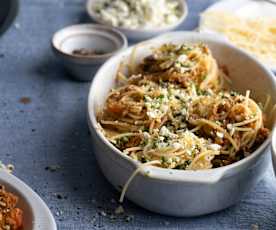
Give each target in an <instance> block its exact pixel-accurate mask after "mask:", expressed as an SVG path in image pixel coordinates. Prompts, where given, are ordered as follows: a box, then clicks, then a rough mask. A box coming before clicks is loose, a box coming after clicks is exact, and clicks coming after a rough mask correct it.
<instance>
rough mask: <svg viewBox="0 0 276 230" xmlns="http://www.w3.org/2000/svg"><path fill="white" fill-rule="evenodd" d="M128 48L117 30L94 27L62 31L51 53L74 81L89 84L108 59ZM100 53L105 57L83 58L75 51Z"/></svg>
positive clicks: (80, 25) (92, 56)
mask: <svg viewBox="0 0 276 230" xmlns="http://www.w3.org/2000/svg"><path fill="white" fill-rule="evenodd" d="M126 47H127V39H126V37H125V36H124V35H123V34H122V33H121V32H119V31H117V30H116V29H112V28H110V27H106V26H102V25H95V24H79V25H73V26H68V27H65V28H63V29H61V30H59V31H58V32H56V33H55V34H54V36H53V38H52V48H53V51H54V53H55V54H56V55H57V57H58V58H60V60H61V61H62V63H63V64H64V66H65V67H66V69H67V70H68V71H69V73H71V74H72V75H73V76H74V77H75V78H76V79H77V80H80V81H90V80H92V78H93V76H94V74H95V72H96V71H97V69H98V68H99V67H100V66H101V64H103V63H104V62H105V61H106V60H107V59H108V58H110V57H111V56H113V55H114V54H115V53H117V52H119V51H121V50H123V49H125V48H126ZM79 49H89V50H100V51H103V53H104V54H93V55H90V56H82V55H78V54H73V51H74V50H79Z"/></svg>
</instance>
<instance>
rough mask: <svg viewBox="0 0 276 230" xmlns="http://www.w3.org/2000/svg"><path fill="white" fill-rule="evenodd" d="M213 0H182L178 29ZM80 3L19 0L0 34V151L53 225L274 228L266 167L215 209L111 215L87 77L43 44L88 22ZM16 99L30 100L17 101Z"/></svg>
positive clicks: (275, 194)
mask: <svg viewBox="0 0 276 230" xmlns="http://www.w3.org/2000/svg"><path fill="white" fill-rule="evenodd" d="M213 2H214V1H211V0H190V1H188V3H189V8H190V13H189V17H188V19H187V21H186V22H185V23H184V25H183V26H182V28H181V29H185V30H190V29H194V28H195V27H196V26H197V22H198V15H199V12H201V11H202V10H204V9H205V8H206V7H207V6H208V5H210V4H211V3H213ZM84 5H85V1H84V0H22V1H21V9H20V14H19V17H18V18H17V20H16V24H15V25H14V26H13V27H12V28H11V29H10V30H9V31H8V32H7V33H6V34H5V35H4V36H3V37H1V38H0V95H1V97H0V106H1V109H0V127H1V128H0V137H1V138H0V147H1V151H0V156H1V159H2V160H3V162H4V163H13V164H14V165H15V166H16V170H15V175H16V176H18V177H19V178H21V179H22V180H24V181H25V182H26V183H27V184H29V185H30V186H31V187H32V188H33V189H34V190H35V191H37V193H38V194H39V195H40V196H41V197H42V198H43V199H44V200H45V202H46V203H47V204H48V206H49V207H50V208H51V210H52V211H53V214H54V216H55V218H56V221H57V224H58V227H59V229H60V230H63V229H64V230H65V229H68V230H73V229H74V230H79V229H167V228H168V229H198V230H201V229H210V230H211V229H212V230H215V229H258V228H257V227H259V229H264V230H270V229H271V230H273V229H276V183H275V178H274V177H273V174H272V170H271V169H269V170H268V172H267V174H266V177H265V178H264V180H262V181H261V182H260V183H259V184H258V186H257V187H256V188H255V189H254V190H253V191H252V192H251V193H249V194H247V195H246V196H245V197H244V198H243V199H242V201H241V202H240V203H239V204H237V205H236V206H235V207H232V208H229V209H227V210H225V211H222V212H219V213H216V214H212V215H208V216H204V217H199V218H188V219H186V218H171V217H165V216H160V215H157V214H154V213H150V212H148V211H145V210H143V209H141V208H139V207H137V206H136V205H134V204H132V203H131V202H125V204H124V207H125V210H126V214H125V215H122V216H119V217H116V218H115V219H113V216H112V215H111V214H110V212H113V211H114V209H115V208H116V207H117V204H115V203H114V200H115V199H117V198H118V195H119V194H118V193H117V192H116V191H115V190H114V189H113V188H112V186H111V185H109V184H108V182H107V181H106V180H105V178H104V177H103V175H102V174H101V172H100V170H99V168H98V166H97V164H96V161H95V158H94V155H93V153H92V152H91V149H92V143H91V141H90V137H89V134H88V127H87V123H86V99H87V94H88V89H89V83H79V82H75V81H72V80H71V79H70V78H69V77H68V75H67V73H66V72H64V70H63V68H62V67H61V66H60V65H59V64H58V63H57V61H56V59H55V58H54V56H53V54H52V52H51V47H50V39H51V36H52V34H53V33H54V32H55V31H56V30H58V29H60V28H62V27H64V26H66V25H70V24H74V23H78V22H87V21H89V19H88V18H87V16H86V13H85V7H84ZM22 97H29V98H30V99H31V102H30V103H27V104H23V103H22V102H20V99H21V98H22ZM23 101H24V100H23ZM26 101H27V100H26V99H25V102H26ZM55 165H58V166H60V168H59V169H58V170H56V171H55V172H52V171H51V170H45V167H47V166H55ZM58 194H60V195H61V197H60V196H58ZM202 196H204V194H202ZM105 214H106V215H105Z"/></svg>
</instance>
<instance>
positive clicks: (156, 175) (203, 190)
mask: <svg viewBox="0 0 276 230" xmlns="http://www.w3.org/2000/svg"><path fill="white" fill-rule="evenodd" d="M168 42H173V43H176V44H180V43H184V42H189V43H193V42H196V43H197V42H204V43H206V44H207V45H208V46H209V48H210V49H211V51H212V53H213V55H214V57H215V58H216V59H217V61H218V63H219V64H220V65H225V66H227V68H228V70H229V73H230V76H231V79H232V80H233V88H234V89H235V90H237V91H239V92H242V93H245V91H246V90H248V89H249V90H251V93H252V94H251V95H252V97H253V98H255V99H256V100H257V101H265V98H266V94H270V95H271V97H272V102H273V103H274V104H275V103H276V82H275V79H274V76H273V74H272V72H271V71H270V70H269V69H267V68H266V67H265V66H263V65H262V64H261V63H259V62H258V61H257V60H256V59H254V58H253V57H252V56H250V55H249V54H247V53H245V52H244V51H242V50H240V49H238V48H235V47H234V46H232V45H231V44H228V43H225V42H224V41H223V40H220V39H217V38H215V37H213V36H211V35H204V34H199V33H193V32H172V33H169V34H166V35H163V36H160V37H157V38H154V39H152V40H149V41H147V42H144V43H143V45H140V48H138V49H137V50H136V52H137V54H136V56H137V59H138V61H139V60H141V59H142V58H143V57H144V56H146V55H147V54H149V53H150V48H151V47H155V46H159V45H161V44H164V43H168ZM131 50H132V48H129V49H127V50H126V51H124V52H122V53H120V54H118V55H116V56H115V57H113V58H111V59H110V60H108V61H107V62H106V63H105V64H104V65H103V66H102V67H101V69H100V70H99V71H98V73H97V74H96V76H95V78H94V80H93V82H92V85H91V88H90V93H89V98H88V118H89V119H88V120H89V126H90V129H91V132H92V139H93V144H94V153H95V155H96V158H97V161H98V163H99V165H100V168H101V170H102V172H103V174H104V175H105V177H106V178H107V179H108V180H109V181H110V183H111V184H113V186H114V187H115V188H117V189H118V190H120V188H121V186H123V185H124V184H125V182H126V181H127V179H128V178H129V176H130V175H131V174H132V173H133V171H134V170H135V169H136V168H137V166H138V164H139V163H137V162H136V161H134V160H132V159H131V158H129V157H128V156H126V155H124V154H122V153H121V152H120V151H119V150H117V149H116V148H115V147H114V146H113V145H112V144H110V143H109V142H108V141H107V140H106V138H105V137H104V136H103V134H102V133H101V132H100V131H99V129H98V126H97V120H96V112H97V111H99V109H101V108H102V106H103V104H104V103H105V100H106V97H107V94H108V92H109V90H110V89H111V88H112V87H113V86H114V84H115V82H114V78H115V75H116V71H117V68H118V65H119V63H120V62H121V61H122V60H126V59H128V57H129V55H130V53H131ZM269 127H270V128H271V124H269ZM269 144H270V138H269V139H267V140H266V141H265V142H264V143H263V144H262V145H261V146H260V147H259V148H258V149H257V150H256V151H255V152H254V153H252V154H251V155H250V156H248V157H246V158H245V159H243V160H241V161H238V162H236V163H234V164H231V165H229V166H224V167H221V168H216V169H209V170H201V171H183V170H174V169H171V170H170V169H163V168H158V167H154V166H148V167H147V168H146V169H144V170H143V171H142V173H140V174H139V175H138V176H136V177H135V179H134V181H132V183H131V184H130V187H129V188H128V190H127V193H126V196H127V198H128V199H129V200H131V201H133V202H134V203H136V204H138V205H140V206H142V207H144V208H146V209H148V210H151V211H154V212H158V213H161V214H166V215H173V216H198V215H203V214H208V213H212V212H216V211H219V210H222V209H224V208H227V207H229V206H231V205H233V204H235V203H236V202H238V201H239V200H240V199H241V197H242V195H243V194H245V193H248V192H249V190H250V189H251V188H252V187H253V186H254V185H255V184H256V183H257V182H258V181H259V179H260V178H262V176H263V173H264V171H265V170H266V169H267V166H268V164H270V163H271V156H270V151H269ZM145 171H149V174H148V175H147V176H145V173H144V172H145Z"/></svg>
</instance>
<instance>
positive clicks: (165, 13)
mask: <svg viewBox="0 0 276 230" xmlns="http://www.w3.org/2000/svg"><path fill="white" fill-rule="evenodd" d="M86 10H87V12H88V14H89V16H90V17H91V18H92V19H93V20H94V21H96V22H98V23H100V24H105V25H109V26H112V27H115V28H117V29H119V30H120V31H121V32H123V33H124V34H125V35H126V36H127V37H128V38H129V39H132V40H136V41H138V40H145V39H148V38H151V37H154V36H157V35H160V34H162V33H164V32H167V31H170V30H174V29H175V28H177V27H178V26H180V24H182V23H183V22H184V20H185V18H186V16H187V14H188V6H187V4H186V1H185V0H158V1H155V0H146V1H130V0H103V1H101V0H88V1H87V5H86Z"/></svg>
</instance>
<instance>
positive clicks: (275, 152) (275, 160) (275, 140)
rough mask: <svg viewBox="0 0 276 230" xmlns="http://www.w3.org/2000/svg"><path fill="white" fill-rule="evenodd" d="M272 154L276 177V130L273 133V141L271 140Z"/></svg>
mask: <svg viewBox="0 0 276 230" xmlns="http://www.w3.org/2000/svg"><path fill="white" fill-rule="evenodd" d="M271 154H272V164H273V168H274V173H275V176H276V130H275V128H274V131H273V133H272V139H271Z"/></svg>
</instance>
